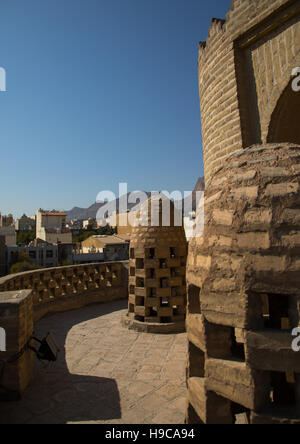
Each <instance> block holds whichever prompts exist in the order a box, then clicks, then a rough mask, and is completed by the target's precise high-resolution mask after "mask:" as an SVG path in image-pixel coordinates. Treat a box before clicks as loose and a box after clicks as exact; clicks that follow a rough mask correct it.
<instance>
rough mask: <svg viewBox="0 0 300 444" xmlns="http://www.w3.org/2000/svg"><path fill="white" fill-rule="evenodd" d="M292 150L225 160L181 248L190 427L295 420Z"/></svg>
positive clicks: (297, 274) (298, 244)
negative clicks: (198, 233) (199, 233)
mask: <svg viewBox="0 0 300 444" xmlns="http://www.w3.org/2000/svg"><path fill="white" fill-rule="evenodd" d="M299 254H300V146H296V145H291V144H282V145H273V144H272V145H268V144H266V145H259V146H254V147H251V148H248V149H245V150H240V151H239V152H237V153H235V154H234V155H232V156H230V157H229V158H228V159H227V160H226V162H225V163H224V166H223V167H222V168H221V169H219V170H218V171H217V172H216V173H215V175H214V177H213V180H212V181H211V183H210V185H209V186H208V188H207V189H206V197H205V229H204V235H203V237H202V238H201V239H198V240H194V241H193V243H192V244H191V245H190V248H189V264H188V270H187V281H188V314H187V331H188V339H189V362H188V373H187V374H188V387H189V388H188V399H189V409H188V414H187V420H188V422H190V423H192V422H193V421H196V422H197V421H198V422H204V423H208V424H209V423H233V422H235V421H236V420H237V421H240V420H241V416H242V420H243V422H247V423H251V424H255V423H300V355H299V353H296V352H295V351H294V350H293V348H292V343H293V340H294V337H293V335H292V331H293V329H294V328H298V327H300V261H299Z"/></svg>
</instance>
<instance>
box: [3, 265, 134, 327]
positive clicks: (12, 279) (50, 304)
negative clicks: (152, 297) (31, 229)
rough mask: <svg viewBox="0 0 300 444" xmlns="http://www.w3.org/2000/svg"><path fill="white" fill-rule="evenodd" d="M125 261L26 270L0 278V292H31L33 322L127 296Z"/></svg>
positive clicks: (126, 267) (126, 268)
mask: <svg viewBox="0 0 300 444" xmlns="http://www.w3.org/2000/svg"><path fill="white" fill-rule="evenodd" d="M127 282H128V262H107V263H101V264H99V263H98V264H88V265H76V266H68V267H57V268H48V269H41V270H36V271H28V272H25V273H18V274H14V275H8V276H5V277H3V278H1V279H0V292H5V291H17V290H24V289H30V290H32V297H33V306H34V320H35V321H36V320H38V319H40V318H41V317H42V316H44V315H45V314H46V313H48V312H53V311H65V310H71V309H74V308H80V307H83V306H84V305H88V304H92V303H96V302H108V301H111V300H114V299H123V298H126V297H127Z"/></svg>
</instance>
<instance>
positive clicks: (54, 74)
mask: <svg viewBox="0 0 300 444" xmlns="http://www.w3.org/2000/svg"><path fill="white" fill-rule="evenodd" d="M230 3H231V2H230V0H209V1H206V0H205V1H204V0H26V1H24V0H1V13H0V67H3V68H5V69H6V72H7V92H6V93H0V122H1V124H0V125H1V126H0V143H1V170H0V190H1V191H0V193H1V194H0V196H1V197H0V211H1V212H2V213H8V212H12V213H13V214H14V215H16V216H20V215H21V214H23V212H26V213H27V214H29V215H32V214H34V213H35V211H36V209H37V208H39V207H43V208H48V209H53V208H57V209H71V208H72V207H73V206H84V207H85V206H89V205H90V204H92V203H93V202H94V201H95V199H96V195H97V193H98V192H99V191H102V190H107V189H109V190H112V191H114V192H116V191H117V186H118V183H119V182H122V181H124V182H127V183H128V186H129V189H130V190H131V191H132V190H136V189H138V190H147V191H152V190H159V189H166V190H168V191H170V192H171V191H173V190H182V191H183V190H191V189H193V187H194V184H195V182H196V180H197V178H198V176H200V175H202V174H203V166H202V155H201V126H200V107H199V98H198V85H197V52H198V42H199V41H200V40H206V37H207V31H208V28H209V24H210V19H211V18H212V17H219V18H224V17H225V13H226V12H227V11H228V10H229V8H230Z"/></svg>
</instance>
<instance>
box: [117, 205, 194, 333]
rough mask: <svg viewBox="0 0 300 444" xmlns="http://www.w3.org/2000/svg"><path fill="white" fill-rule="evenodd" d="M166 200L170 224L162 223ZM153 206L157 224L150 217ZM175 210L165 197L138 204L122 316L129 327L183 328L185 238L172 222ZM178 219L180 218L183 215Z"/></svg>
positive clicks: (160, 330) (152, 329)
mask: <svg viewBox="0 0 300 444" xmlns="http://www.w3.org/2000/svg"><path fill="white" fill-rule="evenodd" d="M165 204H167V205H169V206H170V218H169V221H170V226H163V225H164V224H163V217H162V214H163V211H162V210H163V207H164V205H165ZM155 208H156V209H157V213H156V214H157V215H158V217H159V219H158V220H157V226H153V225H152V223H153V220H151V214H152V209H155ZM166 208H167V207H166ZM154 211H155V210H154ZM175 214H176V211H175V210H174V204H173V203H172V202H170V201H169V200H168V199H162V200H161V199H159V198H155V197H153V198H152V199H149V200H148V201H147V202H145V203H144V204H143V206H142V208H141V215H140V217H141V221H142V226H139V227H135V228H134V229H133V232H132V238H131V241H130V269H129V303H128V315H127V316H126V317H125V318H124V323H125V324H126V325H127V326H128V327H129V328H133V329H136V330H140V331H145V332H156V333H171V332H175V331H184V330H185V312H186V280H185V272H186V258H187V242H186V237H185V232H184V228H183V226H175V225H176V216H175ZM178 220H179V221H180V222H182V216H179V219H178ZM174 222H175V223H174Z"/></svg>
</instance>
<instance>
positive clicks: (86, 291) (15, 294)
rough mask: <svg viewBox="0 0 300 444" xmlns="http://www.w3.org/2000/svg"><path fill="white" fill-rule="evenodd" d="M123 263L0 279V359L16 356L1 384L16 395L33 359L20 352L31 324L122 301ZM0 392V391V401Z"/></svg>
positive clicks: (125, 289) (124, 284) (30, 372)
mask: <svg viewBox="0 0 300 444" xmlns="http://www.w3.org/2000/svg"><path fill="white" fill-rule="evenodd" d="M127 296H128V262H108V263H101V264H88V265H77V266H70V267H59V268H49V269H41V270H36V271H29V272H26V273H19V274H14V275H9V276H5V277H3V278H1V279H0V326H1V327H2V328H4V330H5V332H6V352H1V359H3V360H6V359H10V358H11V357H12V356H15V355H18V354H19V353H20V358H19V359H17V360H15V361H14V362H13V363H11V364H9V365H8V364H7V366H6V367H5V368H4V376H3V379H2V382H1V384H2V385H3V386H4V387H6V389H8V390H9V391H5V396H8V397H9V396H11V395H12V392H11V391H12V390H13V391H15V392H19V393H22V392H23V391H24V390H25V388H26V387H27V386H28V384H29V383H30V381H31V379H32V377H33V371H34V366H33V362H34V355H33V353H32V351H31V350H29V349H26V350H25V349H24V347H25V346H26V344H27V343H28V341H29V339H30V338H31V337H32V335H33V330H34V321H37V320H39V319H40V318H41V317H43V316H44V315H46V314H47V313H51V312H58V311H67V310H72V309H76V308H80V307H83V306H85V305H89V304H93V303H102V302H109V301H112V300H117V299H127ZM1 370H2V361H0V372H1ZM1 395H3V394H2V390H1V387H0V399H2V398H1Z"/></svg>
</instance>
